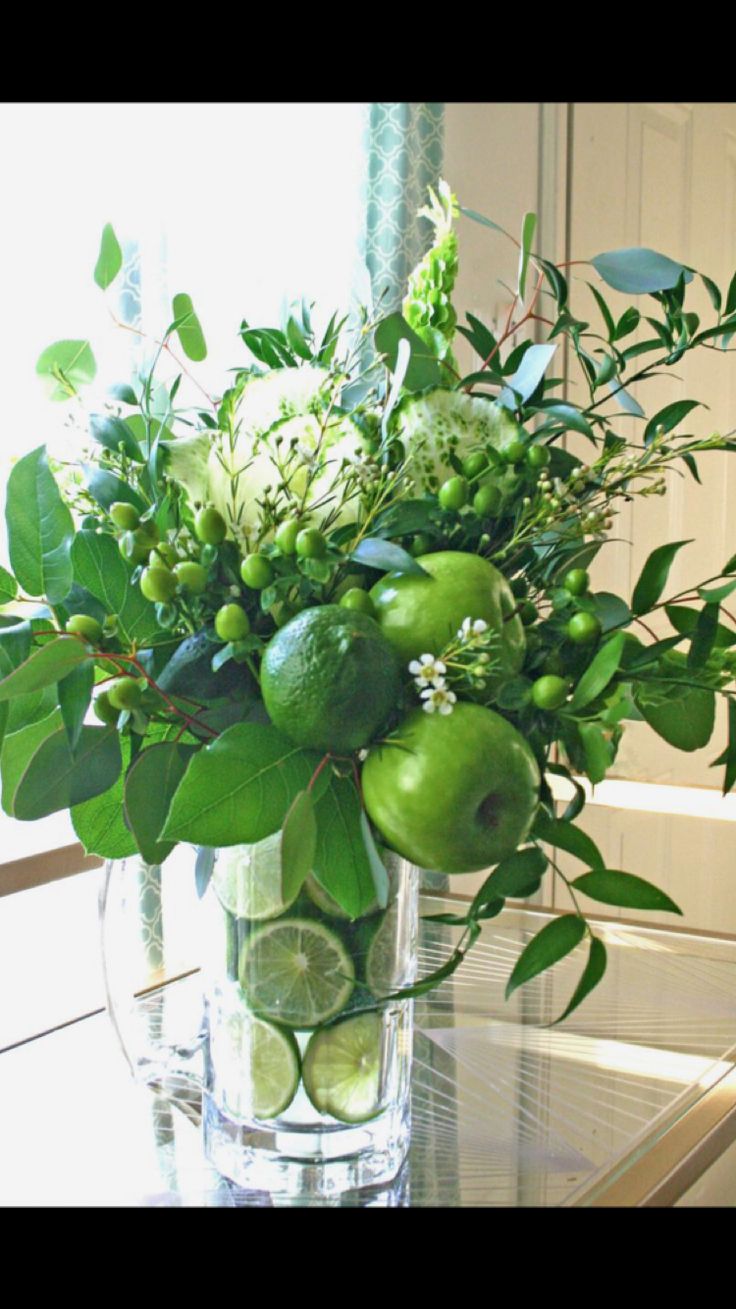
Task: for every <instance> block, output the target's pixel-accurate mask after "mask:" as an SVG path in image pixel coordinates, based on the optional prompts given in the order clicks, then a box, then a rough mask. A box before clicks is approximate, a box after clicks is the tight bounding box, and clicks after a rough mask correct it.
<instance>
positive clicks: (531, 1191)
mask: <svg viewBox="0 0 736 1309" xmlns="http://www.w3.org/2000/svg"><path fill="white" fill-rule="evenodd" d="M447 910H450V911H455V912H457V910H458V899H457V897H452V898H446V897H442V896H438V895H429V896H428V895H425V896H424V897H423V901H422V912H423V913H424V914H428V913H438V912H443V911H447ZM550 917H551V915H550V914H548V913H545V912H543V911H535V910H530V909H524V910H514V909H507V910H505V911H504V913H503V914H502V915H501V916H500V917H499V918H497V919H494V920H492V921H490V922H488V923H486V924H485V926H484V928H483V933H482V936H481V938H480V940H479V941H478V943H477V945H476V946H475V947H474V948H473V950H472V952H471V953H470V955H469V956H468V958H467V960H466V961H465V962H464V963H463V965H462V967H461V968H460V970H459V971H458V972H457V973H456V974H455V975H454V976H453V977H451V978H450V979H448V980H447V981H446V982H444V983H443V984H442V986H441V987H439V988H438V989H437V990H435V991H433V992H431V993H430V994H429V995H427V996H425V997H423V998H422V999H420V1000H418V1001H417V1002H416V1010H415V1040H414V1064H413V1098H412V1124H413V1126H412V1140H411V1148H410V1153H409V1158H408V1160H407V1162H406V1165H405V1167H404V1168H403V1170H402V1172H401V1174H400V1176H399V1177H398V1178H397V1179H396V1180H395V1182H394V1183H393V1184H392V1185H391V1186H390V1187H388V1188H383V1189H382V1190H377V1191H365V1192H360V1193H355V1194H344V1195H342V1196H340V1197H338V1198H335V1199H331V1200H329V1201H322V1202H320V1203H322V1204H325V1205H327V1204H329V1205H361V1206H370V1205H375V1206H402V1205H412V1206H457V1205H472V1206H493V1205H503V1206H530V1205H533V1206H545V1205H562V1204H564V1205H571V1204H589V1203H594V1202H597V1203H604V1204H605V1203H607V1202H608V1199H607V1197H609V1196H611V1195H612V1194H613V1192H614V1189H615V1188H616V1187H618V1188H619V1190H620V1188H621V1185H622V1181H623V1182H626V1181H627V1179H632V1178H634V1176H635V1175H638V1174H639V1173H640V1172H641V1170H642V1168H643V1167H645V1166H646V1165H647V1161H648V1160H651V1158H652V1157H653V1155H654V1154H655V1153H656V1151H657V1150H658V1149H660V1150H661V1148H662V1143H663V1142H664V1143H665V1145H667V1142H668V1141H669V1140H670V1137H671V1135H672V1133H673V1132H674V1130H675V1128H676V1127H677V1126H678V1124H682V1122H683V1120H686V1119H688V1117H689V1116H691V1115H695V1114H696V1113H697V1110H698V1107H699V1106H702V1105H703V1104H704V1103H706V1102H707V1101H708V1099H709V1097H711V1096H712V1095H713V1094H714V1093H715V1092H718V1091H719V1088H720V1089H722V1088H723V1087H726V1086H729V1085H730V1082H729V1078H730V1077H731V1075H732V1074H733V1073H734V1069H735V1068H736V942H734V941H728V940H725V939H718V938H713V937H707V936H700V935H697V934H688V933H685V932H671V931H666V930H654V929H647V928H643V927H629V926H624V925H621V924H620V923H618V922H616V923H614V922H608V923H599V924H598V932H599V934H600V935H601V937H602V938H603V940H604V941H605V944H606V947H607V949H608V954H609V967H608V971H607V974H606V977H605V978H604V980H603V982H602V983H601V985H600V986H599V987H598V988H597V990H595V991H594V992H593V993H592V995H591V996H589V997H588V999H587V1000H586V1001H585V1002H584V1003H583V1005H582V1006H581V1007H580V1009H578V1010H577V1011H576V1012H575V1013H574V1014H572V1015H571V1016H570V1017H569V1018H568V1019H567V1020H565V1021H564V1022H563V1023H561V1024H560V1025H559V1026H550V1024H551V1023H552V1022H553V1020H554V1019H555V1018H556V1017H557V1016H558V1015H559V1014H560V1013H561V1012H562V1011H563V1009H564V1007H565V1004H566V1003H567V1000H568V999H569V997H570V995H571V994H572V992H573V990H574V988H575V985H576V983H577V980H578V977H579V975H580V972H581V970H582V967H583V965H584V962H585V948H584V947H580V948H579V949H578V950H577V951H575V952H574V953H573V954H571V955H569V956H568V957H567V958H566V959H564V960H563V961H561V962H560V963H558V964H557V965H556V966H555V967H554V969H553V970H551V971H550V972H549V973H547V974H543V975H542V976H541V977H539V978H536V979H535V980H534V981H533V982H532V983H530V984H528V985H527V986H525V987H523V988H522V989H521V990H520V991H517V992H516V993H515V994H514V995H513V996H512V998H511V1000H510V1001H508V1002H507V1001H506V1000H505V999H504V987H505V984H506V980H507V978H508V976H509V973H510V971H511V969H512V967H513V965H514V962H515V960H516V959H517V958H518V956H519V954H520V953H521V951H522V949H523V948H524V946H525V945H526V943H527V941H528V940H529V939H530V938H531V937H532V936H533V935H534V934H535V933H536V932H537V931H539V929H540V928H541V927H542V926H544V924H545V922H547V921H549V918H550ZM457 935H458V929H455V928H452V927H449V926H446V925H444V924H437V923H430V922H426V921H425V922H423V924H422V937H421V947H420V969H421V972H422V973H423V974H426V973H428V972H431V971H432V970H433V969H434V968H436V967H437V966H438V964H439V963H441V962H442V961H443V960H444V958H446V957H447V955H448V954H449V952H450V950H451V949H452V945H453V943H454V941H455V940H456V939H457ZM197 994H198V978H197V976H196V975H194V976H190V977H187V978H183V979H180V980H179V981H176V982H172V983H170V984H168V985H167V986H165V987H162V988H159V989H158V990H155V991H153V992H151V993H150V994H147V995H146V996H144V997H143V998H141V1000H140V1001H139V1003H140V1006H141V1010H142V1013H144V1014H147V1015H148V1016H150V1020H151V1022H152V1023H154V1024H155V1023H157V1022H158V1021H160V1019H161V1014H162V1011H163V1009H164V1008H165V1007H166V1006H169V1007H171V1006H172V1005H173V1006H176V1007H179V1008H184V1009H186V1008H187V1006H195V1005H196V1003H197ZM734 1080H736V1079H734ZM733 1098H734V1122H735V1123H736V1093H734V1097H733ZM0 1102H1V1103H2V1105H3V1114H2V1115H1V1116H0V1204H2V1205H53V1206H56V1205H80V1204H84V1205H153V1206H156V1205H162V1206H202V1205H205V1206H218V1207H221V1206H224V1207H239V1206H248V1205H270V1204H272V1203H277V1204H279V1205H281V1204H284V1203H290V1202H284V1201H283V1200H281V1199H279V1200H278V1201H273V1200H272V1199H271V1198H270V1197H269V1196H268V1195H267V1194H265V1193H262V1192H259V1193H245V1192H242V1191H240V1190H239V1189H238V1188H237V1187H235V1186H234V1185H233V1184H231V1183H229V1182H227V1181H226V1180H224V1179H222V1178H220V1177H219V1176H218V1175H217V1174H216V1173H215V1172H214V1170H213V1169H212V1168H211V1167H210V1166H209V1165H208V1164H207V1162H206V1160H205V1159H204V1156H203V1153H202V1149H201V1141H200V1132H199V1102H198V1095H197V1093H196V1091H194V1090H193V1089H192V1087H191V1086H188V1085H185V1084H184V1083H183V1082H180V1083H176V1082H171V1083H169V1084H167V1085H166V1086H161V1087H158V1088H153V1089H152V1088H150V1087H146V1086H140V1085H135V1084H134V1083H133V1081H132V1080H131V1078H130V1075H129V1072H128V1068H127V1064H126V1063H125V1061H124V1059H123V1056H122V1054H121V1052H120V1050H119V1048H118V1046H117V1044H116V1040H115V1037H114V1034H113V1032H112V1029H111V1026H110V1024H109V1022H108V1019H107V1016H106V1015H105V1014H100V1013H98V1014H95V1015H93V1016H90V1017H88V1018H85V1019H82V1020H79V1021H77V1022H75V1023H72V1024H70V1025H68V1026H67V1027H63V1028H60V1029H58V1030H56V1031H54V1032H52V1033H50V1034H48V1035H45V1036H42V1037H39V1038H37V1039H35V1040H31V1041H28V1042H26V1043H25V1044H23V1045H20V1046H18V1047H16V1048H15V1049H12V1050H9V1051H6V1052H5V1053H4V1054H3V1055H2V1056H0ZM735 1133H736V1129H735ZM673 1161H674V1157H673V1160H671V1162H673ZM674 1162H676V1161H674ZM684 1185H685V1183H683V1188H684ZM635 1190H636V1188H634V1191H635ZM634 1191H632V1194H633V1193H634ZM617 1202H623V1203H626V1201H625V1200H623V1201H617ZM632 1202H634V1201H632ZM293 1203H301V1201H298V1200H295V1201H294V1202H293Z"/></svg>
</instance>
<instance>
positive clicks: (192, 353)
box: [172, 292, 207, 363]
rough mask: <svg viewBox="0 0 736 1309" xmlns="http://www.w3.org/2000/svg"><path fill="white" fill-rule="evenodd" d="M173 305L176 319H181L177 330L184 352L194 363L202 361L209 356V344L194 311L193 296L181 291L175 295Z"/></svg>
mask: <svg viewBox="0 0 736 1309" xmlns="http://www.w3.org/2000/svg"><path fill="white" fill-rule="evenodd" d="M172 307H173V313H174V319H175V320H178V321H179V326H178V327H177V329H176V330H177V335H178V337H179V340H180V342H181V348H182V350H183V351H184V354H185V355H186V356H187V359H192V360H193V361H194V363H201V361H202V360H203V359H206V358H207V345H206V343H205V339H204V333H203V331H202V327H201V324H200V321H199V319H198V318H197V315H196V314H195V312H194V305H193V304H192V297H191V296H189V295H186V294H185V293H184V292H181V293H180V294H179V295H175V296H174V300H173V306H172ZM182 320H183V321H182Z"/></svg>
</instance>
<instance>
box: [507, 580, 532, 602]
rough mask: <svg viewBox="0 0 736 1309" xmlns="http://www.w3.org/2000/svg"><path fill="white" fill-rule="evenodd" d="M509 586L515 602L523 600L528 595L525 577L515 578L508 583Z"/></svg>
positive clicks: (527, 584)
mask: <svg viewBox="0 0 736 1309" xmlns="http://www.w3.org/2000/svg"><path fill="white" fill-rule="evenodd" d="M510 586H511V594H512V595H513V596H514V597H515V598H516V599H517V600H523V599H524V597H525V596H527V595H528V594H529V583H528V582H527V580H526V578H525V577H515V578H514V580H513V582H511V583H510Z"/></svg>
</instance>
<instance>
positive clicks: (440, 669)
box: [409, 654, 447, 687]
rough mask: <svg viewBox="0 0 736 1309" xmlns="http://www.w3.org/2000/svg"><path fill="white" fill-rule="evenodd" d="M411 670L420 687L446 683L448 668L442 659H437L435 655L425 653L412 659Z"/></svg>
mask: <svg viewBox="0 0 736 1309" xmlns="http://www.w3.org/2000/svg"><path fill="white" fill-rule="evenodd" d="M409 672H410V673H411V674H412V676H413V678H414V681H415V682H416V684H417V686H419V687H425V686H444V685H445V676H444V675H445V673H446V672H447V669H446V667H445V665H444V664H443V662H442V660H441V659H435V657H434V655H431V654H423V655H422V656H421V658H419V659H412V661H411V663H410V664H409Z"/></svg>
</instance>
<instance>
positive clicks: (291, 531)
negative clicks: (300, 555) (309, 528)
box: [274, 518, 302, 555]
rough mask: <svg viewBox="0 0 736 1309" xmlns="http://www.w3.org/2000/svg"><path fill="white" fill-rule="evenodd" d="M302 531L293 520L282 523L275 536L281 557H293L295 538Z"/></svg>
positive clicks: (289, 519)
mask: <svg viewBox="0 0 736 1309" xmlns="http://www.w3.org/2000/svg"><path fill="white" fill-rule="evenodd" d="M301 530H302V525H301V523H299V522H298V521H297V520H296V519H295V518H288V519H287V520H286V522H285V523H282V524H281V526H280V528H279V530H278V532H277V533H276V536H275V538H274V539H275V541H276V544H277V546H278V547H279V550H280V551H281V553H282V554H283V555H293V554H295V553H296V538H297V537H298V535H299V533H300V532H301Z"/></svg>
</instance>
